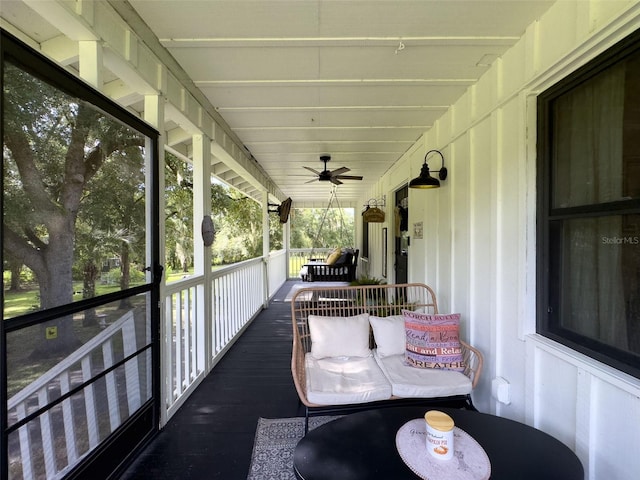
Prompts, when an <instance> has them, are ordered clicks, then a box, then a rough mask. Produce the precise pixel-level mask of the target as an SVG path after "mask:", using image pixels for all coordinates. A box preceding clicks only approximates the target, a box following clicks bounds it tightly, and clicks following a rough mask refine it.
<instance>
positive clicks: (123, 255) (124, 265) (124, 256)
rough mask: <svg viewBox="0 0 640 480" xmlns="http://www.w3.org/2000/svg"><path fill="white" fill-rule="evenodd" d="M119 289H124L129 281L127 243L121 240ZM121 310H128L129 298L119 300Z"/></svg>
mask: <svg viewBox="0 0 640 480" xmlns="http://www.w3.org/2000/svg"><path fill="white" fill-rule="evenodd" d="M120 272H122V275H121V276H120V290H126V289H127V288H129V285H130V283H131V260H130V259H129V244H128V243H127V242H122V249H121V250H120ZM118 308H120V309H121V310H128V309H129V308H131V302H130V301H129V298H128V297H127V298H123V299H122V300H120V305H119V307H118Z"/></svg>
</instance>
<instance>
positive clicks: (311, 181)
mask: <svg viewBox="0 0 640 480" xmlns="http://www.w3.org/2000/svg"><path fill="white" fill-rule="evenodd" d="M317 181H318V179H317V178H314V179H313V180H309V181H308V182H304V183H313V182H317Z"/></svg>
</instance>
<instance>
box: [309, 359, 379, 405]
mask: <svg viewBox="0 0 640 480" xmlns="http://www.w3.org/2000/svg"><path fill="white" fill-rule="evenodd" d="M305 369H306V375H307V399H308V400H309V401H310V402H312V403H315V404H317V405H348V404H351V403H363V402H375V401H377V400H386V399H388V398H390V397H391V385H390V384H389V382H388V381H387V379H386V377H385V376H384V374H383V373H382V370H380V367H378V364H377V363H376V361H375V359H374V358H373V356H371V355H370V356H368V357H329V358H322V359H317V358H314V357H313V356H312V355H310V354H308V353H307V355H306V356H305Z"/></svg>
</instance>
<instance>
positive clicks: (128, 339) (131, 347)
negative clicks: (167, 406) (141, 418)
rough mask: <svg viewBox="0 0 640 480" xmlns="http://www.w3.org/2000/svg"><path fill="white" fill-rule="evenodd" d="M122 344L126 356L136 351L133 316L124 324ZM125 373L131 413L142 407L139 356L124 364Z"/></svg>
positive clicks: (128, 404)
mask: <svg viewBox="0 0 640 480" xmlns="http://www.w3.org/2000/svg"><path fill="white" fill-rule="evenodd" d="M122 346H123V349H124V356H125V357H128V356H129V355H132V354H133V353H135V351H136V349H137V348H136V346H137V341H136V324H135V320H134V318H133V317H131V319H130V320H128V321H127V322H126V323H125V324H124V325H123V326H122ZM124 375H125V381H126V385H127V387H126V390H127V406H128V407H129V415H131V414H133V412H135V411H136V410H137V409H138V408H140V405H141V404H142V402H141V396H140V375H139V371H138V357H137V356H136V357H133V358H132V359H131V360H129V361H128V362H127V363H126V364H125V365H124Z"/></svg>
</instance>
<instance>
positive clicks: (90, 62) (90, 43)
mask: <svg viewBox="0 0 640 480" xmlns="http://www.w3.org/2000/svg"><path fill="white" fill-rule="evenodd" d="M78 56H79V64H80V76H81V77H82V78H83V79H84V80H86V81H87V82H89V83H90V84H91V85H93V86H94V87H95V88H97V89H98V90H100V91H102V61H103V59H102V45H101V44H100V42H97V41H95V40H81V41H79V42H78Z"/></svg>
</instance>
